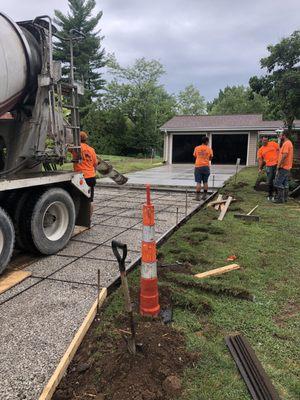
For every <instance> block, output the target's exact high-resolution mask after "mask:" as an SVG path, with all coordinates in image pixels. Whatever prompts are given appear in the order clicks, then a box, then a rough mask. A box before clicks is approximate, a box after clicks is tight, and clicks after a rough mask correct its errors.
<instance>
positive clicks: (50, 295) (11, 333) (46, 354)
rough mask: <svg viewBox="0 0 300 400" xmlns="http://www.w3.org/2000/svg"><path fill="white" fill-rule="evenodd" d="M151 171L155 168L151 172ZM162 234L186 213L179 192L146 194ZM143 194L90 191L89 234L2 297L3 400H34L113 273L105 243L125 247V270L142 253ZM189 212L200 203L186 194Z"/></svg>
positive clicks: (41, 262)
mask: <svg viewBox="0 0 300 400" xmlns="http://www.w3.org/2000/svg"><path fill="white" fill-rule="evenodd" d="M151 171H153V170H151ZM152 200H153V204H154V206H155V209H156V220H157V233H156V238H157V239H158V238H159V237H161V236H162V235H163V234H164V233H165V232H166V231H168V230H169V229H170V228H171V227H172V226H173V225H174V224H176V218H177V216H176V209H177V208H178V211H179V213H178V220H179V221H180V220H181V219H182V218H183V217H184V216H185V201H186V194H185V192H180V193H179V192H166V191H157V192H155V191H152ZM144 201H145V191H141V190H133V189H126V187H125V188H121V189H118V188H101V187H99V186H98V187H97V188H96V191H95V202H94V206H95V213H94V216H93V224H94V225H93V226H92V228H91V229H89V230H86V231H84V232H82V233H79V234H77V235H76V236H74V237H73V238H72V240H71V241H70V243H69V244H68V245H67V246H66V248H65V249H63V250H62V251H60V252H59V254H58V255H54V256H50V257H41V258H39V259H38V260H37V261H36V262H34V263H33V264H31V265H29V266H27V267H26V269H27V270H29V271H31V272H32V276H31V278H29V279H27V280H25V281H23V282H22V283H20V284H19V285H17V286H16V287H14V288H12V289H10V290H8V291H7V292H5V293H4V294H2V295H0V327H1V329H0V354H1V363H0V392H1V396H0V397H1V400H19V399H27V400H37V399H38V396H39V394H40V393H41V391H42V389H43V387H44V386H45V384H46V383H47V381H48V380H49V378H50V376H51V375H52V373H53V371H54V370H55V367H56V366H57V364H58V363H59V360H60V358H61V357H62V356H63V354H64V352H65V350H66V349H67V347H68V345H69V343H70V342H71V340H72V338H73V336H74V334H75V332H76V330H77V329H78V328H79V326H80V325H81V323H82V321H83V319H84V317H85V315H86V314H87V312H88V309H89V308H90V307H91V305H92V304H93V302H94V300H95V297H96V294H97V271H98V270H100V284H101V286H108V285H109V284H110V283H111V282H112V281H113V280H114V279H115V278H116V277H118V276H119V272H118V265H117V263H116V261H115V258H114V255H113V253H112V250H111V240H112V239H117V240H120V241H123V242H124V243H126V244H127V245H128V249H129V251H128V258H127V267H128V266H129V265H130V264H129V263H130V262H134V261H135V260H136V259H137V258H138V257H139V255H140V248H141V239H142V223H141V222H142V204H143V203H144ZM187 205H188V207H187V211H188V213H190V212H191V211H192V210H194V209H195V208H196V207H198V206H199V202H196V201H195V200H194V195H193V196H191V195H189V196H188V204H187Z"/></svg>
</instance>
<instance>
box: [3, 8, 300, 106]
mask: <svg viewBox="0 0 300 400" xmlns="http://www.w3.org/2000/svg"><path fill="white" fill-rule="evenodd" d="M96 2H97V6H96V10H103V17H102V19H101V22H100V25H99V26H100V28H101V29H102V33H103V35H105V40H104V43H103V44H104V47H105V49H106V51H107V52H109V53H112V52H113V53H115V55H116V57H117V59H118V61H119V62H120V63H121V64H122V65H129V64H131V63H133V62H134V60H135V59H136V58H139V57H146V58H147V59H156V60H159V61H160V62H161V63H162V64H163V65H164V67H165V70H166V74H165V76H164V77H163V79H162V83H163V84H165V86H166V88H167V90H168V91H170V92H173V93H177V92H178V91H180V90H182V89H183V88H184V87H185V86H187V85H189V84H190V83H193V84H194V85H195V86H196V87H198V89H199V90H200V92H201V93H202V94H203V95H204V96H205V98H206V99H207V100H211V99H212V98H214V97H215V96H217V94H218V91H219V89H222V88H224V87H225V86H226V85H239V84H247V83H248V80H249V77H250V76H252V75H255V74H260V73H261V71H260V68H259V60H260V58H261V57H263V56H265V55H266V54H267V53H266V46H267V45H268V44H271V43H277V42H278V41H279V40H280V39H281V38H282V37H284V36H288V35H290V34H291V33H292V32H293V31H294V30H296V29H300V22H299V21H300V18H299V15H300V1H299V0H252V1H249V0H96ZM0 4H1V5H0V10H1V11H3V12H4V13H6V14H8V15H9V16H10V17H12V18H13V19H14V20H16V21H17V20H24V19H30V18H33V17H35V16H37V15H40V14H49V15H53V10H54V9H60V10H61V11H63V12H65V11H67V9H68V5H67V0H6V1H4V0H1V3H0Z"/></svg>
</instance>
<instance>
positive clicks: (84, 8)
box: [54, 0, 105, 104]
mask: <svg viewBox="0 0 300 400" xmlns="http://www.w3.org/2000/svg"><path fill="white" fill-rule="evenodd" d="M68 3H69V8H70V12H68V13H67V14H66V15H65V14H63V13H62V12H61V11H59V10H55V11H54V14H55V18H54V22H55V23H56V24H57V25H58V34H59V36H61V37H62V38H64V39H67V38H69V37H70V31H71V30H72V29H76V30H77V31H79V32H81V33H82V34H83V35H84V38H83V39H82V40H76V41H75V42H74V65H75V67H76V69H75V78H76V79H79V80H81V79H83V80H84V84H85V88H86V95H85V101H84V103H85V104H87V103H90V102H91V101H92V98H93V97H96V96H97V94H98V93H99V90H100V89H102V88H103V85H104V82H105V81H104V80H103V79H102V74H101V72H100V71H99V70H100V68H102V67H103V66H104V65H105V61H104V49H103V48H102V46H101V42H102V39H103V36H101V35H100V30H97V31H95V29H96V27H97V25H98V23H99V21H100V19H101V17H102V11H100V12H98V13H97V14H96V15H94V16H92V12H93V10H94V8H95V5H96V1H95V0H68ZM54 56H55V58H56V59H59V60H62V62H63V63H64V69H63V72H64V73H65V74H66V73H67V72H68V70H69V63H70V44H69V41H66V40H61V39H58V41H57V42H56V43H55V48H54Z"/></svg>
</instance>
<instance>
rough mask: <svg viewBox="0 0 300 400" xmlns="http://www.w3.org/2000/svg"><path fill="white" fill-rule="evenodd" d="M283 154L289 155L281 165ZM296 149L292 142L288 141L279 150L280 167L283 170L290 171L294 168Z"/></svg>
mask: <svg viewBox="0 0 300 400" xmlns="http://www.w3.org/2000/svg"><path fill="white" fill-rule="evenodd" d="M283 154H287V156H286V159H285V160H284V161H283V163H282V164H281V159H282V156H283ZM293 157H294V148H293V144H292V142H291V141H290V140H286V141H285V142H284V143H283V145H282V146H281V148H280V150H279V160H278V166H279V167H280V168H283V169H287V170H290V169H292V166H293Z"/></svg>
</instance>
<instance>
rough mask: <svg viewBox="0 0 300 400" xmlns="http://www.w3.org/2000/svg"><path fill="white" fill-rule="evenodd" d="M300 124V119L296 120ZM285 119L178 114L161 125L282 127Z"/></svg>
mask: <svg viewBox="0 0 300 400" xmlns="http://www.w3.org/2000/svg"><path fill="white" fill-rule="evenodd" d="M295 123H296V125H297V126H298V125H300V121H299V120H298V121H295ZM282 126H283V121H266V120H263V118H262V114H233V115H199V116H198V115H177V116H175V117H173V118H171V119H170V120H169V121H167V122H166V123H165V124H164V125H162V126H161V129H162V130H165V129H166V130H172V129H176V130H180V129H183V130H186V129H193V130H196V129H199V130H202V129H214V128H215V129H230V128H234V129H237V128H248V129H251V128H252V129H254V128H260V129H264V128H274V129H277V128H280V127H282Z"/></svg>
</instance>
